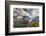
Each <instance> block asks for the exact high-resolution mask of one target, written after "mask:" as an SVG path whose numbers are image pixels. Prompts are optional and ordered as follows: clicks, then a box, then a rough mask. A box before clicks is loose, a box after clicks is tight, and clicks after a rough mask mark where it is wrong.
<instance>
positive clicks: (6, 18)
mask: <svg viewBox="0 0 46 36" xmlns="http://www.w3.org/2000/svg"><path fill="white" fill-rule="evenodd" d="M9 2H11V3H12V2H14V3H15V2H19V3H27V4H34V5H42V11H43V12H42V13H43V17H42V18H43V31H36V32H18V33H9V15H10V14H9V10H10V9H9V5H10V4H11V3H10V4H8V3H9ZM38 33H45V3H41V2H22V1H5V35H20V34H21V35H22V34H38Z"/></svg>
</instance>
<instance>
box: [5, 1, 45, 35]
mask: <svg viewBox="0 0 46 36" xmlns="http://www.w3.org/2000/svg"><path fill="white" fill-rule="evenodd" d="M30 10H31V11H30ZM18 11H21V12H18ZM23 11H24V12H23ZM27 11H28V12H27ZM29 11H30V12H29ZM16 12H17V15H18V13H19V15H18V17H17V19H19V18H22V17H24V18H23V20H21V21H20V19H19V20H18V21H17V22H16V23H13V22H15V21H16V20H17V19H14V18H16ZM35 12H36V13H35ZM30 13H32V15H31V14H30ZM29 14H30V15H29ZM20 15H21V16H22V17H21V16H20ZM25 15H26V16H25ZM27 16H28V17H27ZM36 16H37V17H39V18H37V20H38V23H37V22H35V21H34V20H33V19H34V17H36ZM29 17H30V19H31V20H28V22H29V21H30V22H31V24H30V22H29V23H28V22H27V19H28V18H29ZM25 18H26V20H25ZM32 18H33V19H32ZM17 23H19V25H20V23H21V26H19V25H17ZM27 23H28V24H27ZM13 24H15V25H13ZM23 24H24V26H23ZM25 24H26V25H25ZM35 24H37V25H35ZM33 25H35V26H33ZM25 26H26V27H25ZM14 28H15V29H14ZM44 32H45V3H41V2H22V1H21V2H20V1H5V34H6V35H18V34H37V33H44Z"/></svg>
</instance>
